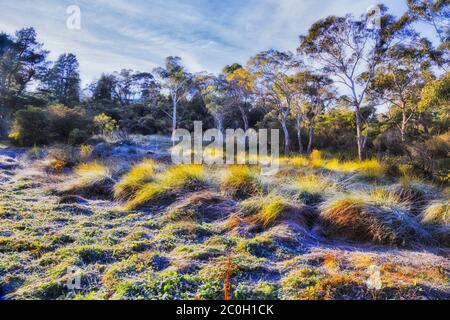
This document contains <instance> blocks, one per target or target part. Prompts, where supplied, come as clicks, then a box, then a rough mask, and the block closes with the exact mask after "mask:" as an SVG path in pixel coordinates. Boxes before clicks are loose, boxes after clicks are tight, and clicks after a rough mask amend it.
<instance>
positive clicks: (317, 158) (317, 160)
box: [309, 150, 323, 168]
mask: <svg viewBox="0 0 450 320" xmlns="http://www.w3.org/2000/svg"><path fill="white" fill-rule="evenodd" d="M309 161H310V164H311V166H313V167H314V168H319V167H322V165H323V160H322V153H321V152H320V151H319V150H313V152H312V153H311V155H310V157H309Z"/></svg>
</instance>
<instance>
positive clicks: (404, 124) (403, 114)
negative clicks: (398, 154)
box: [400, 111, 408, 142]
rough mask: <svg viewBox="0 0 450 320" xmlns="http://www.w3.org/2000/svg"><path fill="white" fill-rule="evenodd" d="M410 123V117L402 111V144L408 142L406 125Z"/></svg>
mask: <svg viewBox="0 0 450 320" xmlns="http://www.w3.org/2000/svg"><path fill="white" fill-rule="evenodd" d="M407 122H408V117H407V116H406V112H405V111H402V126H401V128H400V135H401V137H402V142H405V141H406V123H407Z"/></svg>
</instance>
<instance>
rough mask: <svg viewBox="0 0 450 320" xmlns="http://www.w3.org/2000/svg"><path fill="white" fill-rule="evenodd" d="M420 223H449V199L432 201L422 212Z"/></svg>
mask: <svg viewBox="0 0 450 320" xmlns="http://www.w3.org/2000/svg"><path fill="white" fill-rule="evenodd" d="M422 223H425V224H444V225H449V224H450V201H443V202H433V203H431V204H430V205H429V206H428V207H427V208H426V209H425V212H424V214H423V219H422Z"/></svg>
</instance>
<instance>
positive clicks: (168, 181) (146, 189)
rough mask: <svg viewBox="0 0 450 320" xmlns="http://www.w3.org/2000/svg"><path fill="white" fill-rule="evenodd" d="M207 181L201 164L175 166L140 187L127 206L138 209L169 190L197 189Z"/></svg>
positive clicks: (130, 208)
mask: <svg viewBox="0 0 450 320" xmlns="http://www.w3.org/2000/svg"><path fill="white" fill-rule="evenodd" d="M205 181H206V176H205V172H204V169H203V167H202V166H200V165H178V166H173V167H171V168H169V169H168V170H167V171H166V172H165V173H163V174H162V175H160V176H159V177H158V178H157V179H155V182H152V183H148V184H146V185H144V186H143V187H142V188H141V189H139V190H138V191H137V192H136V193H135V195H134V196H133V197H132V198H131V200H129V201H128V202H127V203H126V205H125V207H126V208H127V209H128V210H133V209H138V208H140V207H142V206H144V205H146V204H148V203H149V202H151V201H153V200H155V199H157V198H159V197H161V196H164V195H165V194H167V193H169V192H176V191H181V190H195V189H196V188H197V187H199V186H201V185H203V184H204V183H205Z"/></svg>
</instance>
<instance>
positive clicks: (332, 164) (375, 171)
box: [324, 159, 385, 179]
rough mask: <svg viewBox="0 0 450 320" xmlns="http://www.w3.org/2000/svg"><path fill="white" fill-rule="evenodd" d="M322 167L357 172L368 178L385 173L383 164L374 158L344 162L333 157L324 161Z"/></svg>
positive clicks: (377, 177) (377, 176)
mask: <svg viewBox="0 0 450 320" xmlns="http://www.w3.org/2000/svg"><path fill="white" fill-rule="evenodd" d="M324 167H325V168H326V169H328V170H332V171H337V172H344V173H355V174H359V175H361V176H363V177H365V178H369V179H379V178H381V177H382V176H383V175H384V173H385V170H384V168H383V166H382V165H381V164H380V163H379V162H378V161H377V160H375V159H373V160H365V161H346V162H339V161H338V160H336V159H333V160H331V161H328V162H326V163H325V165H324Z"/></svg>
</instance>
